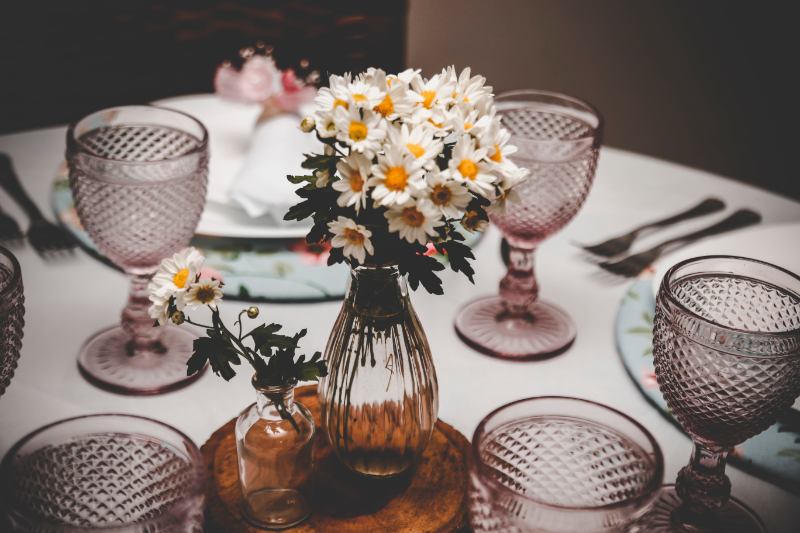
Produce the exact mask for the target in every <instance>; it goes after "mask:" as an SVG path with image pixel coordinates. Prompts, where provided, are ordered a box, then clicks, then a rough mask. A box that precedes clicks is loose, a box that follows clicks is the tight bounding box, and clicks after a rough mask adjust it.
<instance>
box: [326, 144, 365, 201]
mask: <svg viewBox="0 0 800 533" xmlns="http://www.w3.org/2000/svg"><path fill="white" fill-rule="evenodd" d="M371 167H372V161H371V160H369V159H367V158H366V157H364V156H363V155H361V154H359V153H358V152H354V153H352V154H350V155H349V156H347V157H345V158H343V159H342V160H341V161H339V162H338V163H336V170H338V171H339V175H340V176H341V178H342V179H340V180H339V181H337V182H335V183H334V184H333V188H334V189H335V190H337V191H339V192H341V193H342V194H341V195H339V198H338V199H337V200H336V203H338V204H339V206H340V207H345V206H350V205H354V206H355V208H356V213H358V211H359V210H360V209H361V208H362V207H367V189H368V187H367V179H368V178H369V173H370V168H371Z"/></svg>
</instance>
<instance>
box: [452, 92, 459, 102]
mask: <svg viewBox="0 0 800 533" xmlns="http://www.w3.org/2000/svg"><path fill="white" fill-rule="evenodd" d="M456 96H458V93H457V92H455V93H453V100H455V99H456Z"/></svg>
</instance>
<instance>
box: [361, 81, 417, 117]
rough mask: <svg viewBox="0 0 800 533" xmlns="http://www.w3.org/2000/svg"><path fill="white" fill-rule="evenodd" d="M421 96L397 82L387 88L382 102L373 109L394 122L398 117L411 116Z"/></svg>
mask: <svg viewBox="0 0 800 533" xmlns="http://www.w3.org/2000/svg"><path fill="white" fill-rule="evenodd" d="M410 95H412V96H413V97H414V99H412V97H411V96H410ZM420 98H422V97H421V96H419V95H416V94H415V93H411V92H409V91H408V90H407V89H406V86H405V84H403V83H395V84H394V87H392V88H391V89H387V91H386V93H385V96H384V97H383V100H381V103H380V104H378V105H376V106H375V107H373V108H372V110H373V111H375V112H376V113H378V114H379V115H381V116H382V117H383V118H385V119H386V120H388V121H389V122H392V121H394V120H397V119H398V118H405V117H410V116H411V113H412V111H414V106H415V105H416V104H417V102H418V100H419V99H420Z"/></svg>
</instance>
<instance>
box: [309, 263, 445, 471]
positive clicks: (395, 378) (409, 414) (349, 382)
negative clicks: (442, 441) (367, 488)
mask: <svg viewBox="0 0 800 533" xmlns="http://www.w3.org/2000/svg"><path fill="white" fill-rule="evenodd" d="M325 360H326V361H327V363H328V376H326V377H324V378H322V379H320V382H319V404H320V410H321V414H322V427H323V430H324V431H325V434H326V436H327V437H328V442H330V444H331V447H332V448H333V451H334V452H335V453H336V455H337V457H338V458H339V459H340V460H341V462H342V463H343V464H344V465H345V466H347V467H348V468H349V469H351V470H353V471H355V472H358V473H360V474H364V475H367V476H373V477H389V476H393V475H396V474H400V473H401V472H404V471H406V470H408V469H409V468H411V467H412V466H413V465H414V464H415V463H416V461H417V460H418V459H419V457H420V456H421V455H422V452H423V451H424V450H425V447H426V446H427V445H428V441H429V440H430V437H431V434H432V432H433V426H434V424H435V423H436V415H437V412H438V410H439V390H438V384H437V381H436V371H435V370H434V368H433V359H432V358H431V352H430V347H429V346H428V340H427V339H426V338H425V332H424V331H423V330H422V326H421V325H420V323H419V319H418V318H417V314H416V313H415V312H414V308H413V307H412V305H411V300H410V299H409V297H408V288H407V286H406V281H405V278H404V277H403V276H402V275H401V274H400V272H399V270H398V268H397V267H396V266H387V267H375V266H357V267H355V268H351V276H350V286H349V287H348V290H347V295H346V297H345V301H344V305H343V306H342V310H341V312H340V313H339V318H338V319H337V320H336V324H335V325H334V327H333V332H332V333H331V336H330V338H329V339H328V346H327V348H326V350H325Z"/></svg>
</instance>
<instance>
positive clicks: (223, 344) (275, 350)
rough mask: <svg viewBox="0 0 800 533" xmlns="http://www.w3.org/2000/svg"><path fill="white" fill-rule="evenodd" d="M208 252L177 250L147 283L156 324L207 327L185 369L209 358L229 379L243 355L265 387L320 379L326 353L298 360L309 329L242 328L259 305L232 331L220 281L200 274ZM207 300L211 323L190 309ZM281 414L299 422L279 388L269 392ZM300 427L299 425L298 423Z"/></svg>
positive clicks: (195, 367) (193, 369)
mask: <svg viewBox="0 0 800 533" xmlns="http://www.w3.org/2000/svg"><path fill="white" fill-rule="evenodd" d="M203 261H204V258H203V256H202V255H201V254H200V252H198V251H197V250H196V249H195V248H189V249H187V250H186V251H185V252H184V253H183V254H175V255H174V256H173V257H171V258H166V259H164V260H163V261H162V262H161V265H160V267H159V269H158V272H157V273H156V275H155V276H154V277H153V281H152V282H151V283H150V284H149V285H148V293H149V297H150V301H152V302H153V305H152V306H151V307H150V309H149V313H150V316H151V317H152V318H154V319H155V320H156V322H155V324H154V327H156V326H162V325H164V324H167V323H169V322H170V321H172V322H173V323H174V324H176V325H180V324H183V323H184V322H185V323H189V324H193V325H195V326H199V327H201V328H203V329H205V330H206V336H205V337H200V338H198V339H195V341H194V346H193V348H194V352H193V354H192V356H191V357H190V358H189V360H188V361H187V363H186V364H187V367H188V368H187V375H189V376H191V375H192V374H194V373H196V372H200V371H201V370H202V369H203V368H205V366H206V363H208V364H210V365H211V369H212V370H213V371H214V372H215V373H216V374H217V375H219V376H222V378H223V379H225V381H229V380H230V379H231V378H232V377H234V376H235V375H236V372H235V371H234V369H233V367H232V366H231V365H240V364H241V362H242V359H244V360H245V361H247V362H248V363H249V364H250V365H251V366H252V367H253V369H254V370H255V371H256V376H255V378H254V381H255V382H256V384H258V385H259V386H262V387H271V386H280V385H285V384H287V383H291V382H297V381H317V380H318V379H319V378H320V377H322V376H325V375H327V373H328V370H327V367H326V365H325V362H324V361H322V360H321V357H322V355H321V354H320V352H317V353H315V354H314V355H313V357H311V359H310V360H308V361H306V360H305V356H304V355H301V356H300V357H299V358H298V359H296V360H295V350H296V349H297V348H298V342H299V341H300V339H301V338H303V337H304V336H305V334H306V330H302V331H301V332H299V333H297V334H295V335H294V336H293V337H289V336H286V335H280V334H279V333H278V331H280V330H281V327H282V326H281V325H279V324H270V325H266V324H262V325H260V326H258V327H256V328H254V329H252V330H250V332H248V333H246V334H243V333H242V315H244V314H246V315H247V317H248V318H250V319H255V318H257V317H258V314H259V310H258V308H257V307H250V308H249V309H244V310H242V311H241V312H240V313H239V318H238V320H237V321H236V322H234V324H233V325H234V327H235V326H236V325H237V324H238V326H239V327H238V333H234V332H232V331H230V330H229V329H228V328H227V327H225V324H224V323H223V322H222V319H221V318H220V314H219V309H218V304H219V302H220V301H222V282H221V281H220V280H218V279H214V278H202V277H200V269H201V268H202V266H203ZM202 306H205V307H208V308H209V310H210V311H211V325H204V324H201V323H199V322H196V321H193V320H192V319H191V318H190V317H189V315H188V313H189V311H195V310H197V309H198V308H200V307H202ZM270 399H272V400H273V402H274V403H275V405H276V406H277V408H278V412H279V413H280V415H281V417H282V418H284V419H287V420H290V421H291V422H292V424H293V425H294V424H296V423H295V421H294V419H293V418H292V417H291V416H289V414H288V412H287V411H286V408H285V406H283V397H282V396H281V395H280V394H277V395H274V398H273V397H271V398H270ZM295 427H296V426H295Z"/></svg>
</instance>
